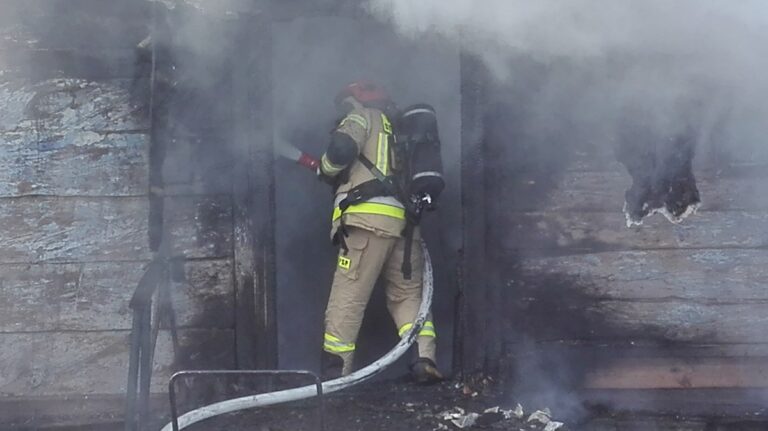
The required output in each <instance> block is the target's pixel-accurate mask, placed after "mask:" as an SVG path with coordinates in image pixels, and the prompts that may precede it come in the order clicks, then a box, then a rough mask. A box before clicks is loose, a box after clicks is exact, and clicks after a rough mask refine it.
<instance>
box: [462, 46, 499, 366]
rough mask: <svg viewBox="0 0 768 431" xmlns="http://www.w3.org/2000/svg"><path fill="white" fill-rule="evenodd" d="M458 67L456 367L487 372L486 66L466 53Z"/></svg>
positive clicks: (491, 326) (490, 328)
mask: <svg viewBox="0 0 768 431" xmlns="http://www.w3.org/2000/svg"><path fill="white" fill-rule="evenodd" d="M460 67H461V75H462V78H461V207H462V232H461V235H462V242H461V243H462V245H461V247H462V251H461V258H460V260H461V261H460V267H461V277H460V281H459V283H460V286H459V289H460V304H459V307H460V309H461V321H460V322H459V323H458V325H459V332H460V334H461V335H460V338H461V340H462V341H461V343H462V345H461V347H460V348H459V350H460V351H461V357H460V358H458V361H459V363H460V366H459V368H460V369H461V370H462V372H463V373H465V375H470V374H472V373H476V372H478V371H480V372H488V371H492V370H488V367H489V366H490V367H494V366H495V364H494V362H495V361H496V360H497V359H498V355H499V352H498V349H497V346H498V344H499V343H494V342H493V341H492V340H494V339H495V338H496V337H497V336H498V335H499V334H498V333H497V329H498V327H497V325H498V319H494V318H493V316H494V315H495V314H496V312H497V310H495V307H496V306H498V305H499V301H497V300H495V296H496V295H497V294H498V293H499V292H498V289H491V287H490V286H489V282H490V280H489V279H488V270H487V267H486V265H487V262H486V260H487V259H486V252H487V250H488V242H489V241H487V240H488V239H489V237H488V227H489V226H488V223H487V221H488V216H487V215H486V214H487V211H486V193H485V190H486V170H485V164H486V162H485V158H486V152H487V149H486V145H485V142H484V135H485V132H486V130H485V124H484V117H485V104H484V103H485V100H486V97H487V96H488V94H487V93H488V92H489V89H488V88H487V85H486V84H485V83H486V82H488V76H487V75H488V72H487V70H485V67H484V65H483V63H482V61H481V60H480V59H478V58H476V57H473V56H472V55H470V54H469V53H466V52H463V53H461V55H460Z"/></svg>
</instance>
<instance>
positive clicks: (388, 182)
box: [357, 153, 403, 199]
mask: <svg viewBox="0 0 768 431" xmlns="http://www.w3.org/2000/svg"><path fill="white" fill-rule="evenodd" d="M357 159H358V160H360V163H362V164H363V166H365V167H366V169H368V170H369V171H371V174H372V175H373V177H374V178H376V179H377V180H378V181H379V182H381V184H382V185H383V186H384V189H385V190H386V191H387V193H389V194H391V195H392V196H394V197H396V198H398V199H402V198H403V196H402V193H400V187H398V186H397V184H396V183H395V182H393V181H392V178H391V177H388V176H386V175H384V173H383V172H381V170H380V169H379V168H377V167H376V165H374V164H373V162H371V161H370V160H369V159H368V157H365V156H364V155H363V153H360V154H359V155H358V156H357Z"/></svg>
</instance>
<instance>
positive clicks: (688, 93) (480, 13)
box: [367, 0, 768, 156]
mask: <svg viewBox="0 0 768 431" xmlns="http://www.w3.org/2000/svg"><path fill="white" fill-rule="evenodd" d="M367 6H368V9H369V10H370V11H371V13H372V14H374V15H375V16H377V17H378V18H380V19H382V20H386V21H390V22H391V23H392V24H393V25H394V26H395V28H396V29H397V30H398V31H399V32H400V33H401V34H403V35H406V36H408V37H414V38H416V37H424V36H426V35H435V34H436V35H439V36H440V37H443V38H446V39H448V40H451V41H453V42H455V43H459V44H461V46H462V47H463V48H464V49H466V50H468V51H470V52H473V53H475V54H477V55H479V56H480V57H481V58H482V59H483V60H484V61H485V62H486V64H487V65H488V67H489V68H490V70H491V71H492V72H493V73H494V75H495V76H496V77H497V78H498V79H500V80H502V81H505V82H509V83H511V84H512V85H525V83H524V82H515V68H514V65H513V64H512V63H511V60H512V59H514V58H520V57H521V56H523V57H526V58H530V59H533V60H535V61H539V62H544V63H552V62H557V61H564V62H566V65H565V66H564V67H567V68H568V69H567V70H565V69H564V70H562V75H563V78H564V79H563V80H560V81H559V82H553V83H552V85H551V86H550V91H551V93H548V94H544V95H543V96H544V97H549V98H550V99H549V100H542V101H541V105H542V106H541V109H542V110H550V108H551V107H552V105H553V104H559V103H561V102H563V100H562V99H561V98H562V97H566V95H567V97H573V95H574V94H573V92H574V91H576V93H577V95H578V97H579V100H580V102H581V103H579V104H578V105H577V106H578V107H579V111H580V112H571V114H572V115H573V116H574V117H575V118H576V120H577V121H579V122H594V123H595V126H597V127H608V126H610V124H611V123H613V122H614V121H613V120H615V118H613V116H614V115H616V113H617V112H620V111H621V110H623V109H638V108H639V109H642V110H645V111H651V112H653V113H654V114H653V115H654V116H655V118H654V119H653V121H655V122H656V125H657V127H660V128H665V129H667V128H668V127H675V125H677V124H682V123H685V122H686V121H681V120H690V119H688V118H681V117H680V116H681V115H690V109H689V107H690V105H691V104H694V105H705V106H706V107H701V106H699V108H700V111H699V113H698V114H697V115H699V116H700V118H699V120H698V121H700V122H703V123H708V124H701V126H700V127H699V133H700V134H702V135H703V136H704V137H705V138H706V137H707V136H709V134H711V128H712V127H721V128H724V129H726V130H725V131H724V130H721V131H720V133H721V134H722V133H724V132H725V135H727V141H728V142H730V143H731V144H733V145H734V147H735V148H738V149H739V151H740V152H742V153H745V154H747V156H748V155H750V154H754V153H756V152H758V151H759V152H761V154H766V152H765V150H763V147H764V146H763V145H762V144H760V143H758V141H757V140H756V139H755V138H757V137H759V136H765V133H764V132H768V130H765V129H768V126H765V125H764V121H763V118H765V116H766V114H767V113H768V109H766V108H765V107H764V103H763V102H764V95H765V94H768V74H766V73H765V71H768V32H766V31H765V29H766V28H768V3H766V2H765V1H761V0H743V1H737V2H734V1H727V0H679V1H674V2H670V1H667V0H643V1H637V0H612V1H608V0H571V1H559V0H535V1H534V0H484V1H476V0H451V1H442V0H420V1H411V0H369V3H368V5H367ZM557 67H558V65H557V64H553V68H555V69H557ZM558 94H562V95H563V96H560V97H558ZM713 110H714V111H716V113H713V112H712V111H713ZM702 111H703V112H702ZM682 112H686V114H682ZM724 116H727V117H728V119H727V121H726V122H725V123H723V117H724ZM718 121H719V123H718ZM606 123H608V126H606ZM715 123H717V125H715ZM598 124H602V126H598ZM609 132H610V131H609ZM721 137H722V135H721ZM705 140H706V139H705Z"/></svg>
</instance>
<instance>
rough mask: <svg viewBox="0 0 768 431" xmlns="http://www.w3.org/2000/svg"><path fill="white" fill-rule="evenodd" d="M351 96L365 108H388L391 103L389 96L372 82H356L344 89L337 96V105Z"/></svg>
mask: <svg viewBox="0 0 768 431" xmlns="http://www.w3.org/2000/svg"><path fill="white" fill-rule="evenodd" d="M350 96H351V97H354V98H355V100H357V101H358V102H360V103H361V104H362V105H363V106H377V107H378V106H386V105H387V104H389V103H390V102H391V99H390V98H389V94H387V92H386V91H385V90H384V89H383V88H381V87H379V86H378V85H376V84H374V83H372V82H370V81H356V82H353V83H351V84H349V85H347V86H346V87H344V88H343V89H342V90H341V91H340V92H339V94H338V95H337V96H336V104H337V105H338V104H340V103H341V102H342V101H343V100H344V99H346V98H347V97H350Z"/></svg>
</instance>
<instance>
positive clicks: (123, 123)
mask: <svg viewBox="0 0 768 431" xmlns="http://www.w3.org/2000/svg"><path fill="white" fill-rule="evenodd" d="M131 91H132V82H131V81H130V80H126V79H113V80H108V81H100V82H94V81H89V80H85V79H72V78H60V79H50V80H45V81H40V82H31V81H29V80H26V79H25V80H8V81H5V82H2V81H0V131H15V132H20V133H28V134H30V135H32V136H30V137H29V139H30V140H38V141H46V140H48V139H50V137H51V136H56V135H61V134H63V133H64V132H66V133H72V132H77V131H96V132H105V131H108V132H126V131H138V130H141V131H147V130H148V129H149V123H148V120H147V116H146V113H145V111H144V109H145V107H144V106H143V104H141V103H139V102H138V101H137V100H134V98H133V97H132V94H131Z"/></svg>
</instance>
